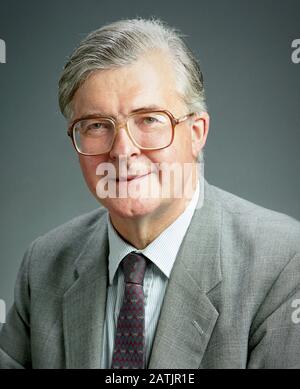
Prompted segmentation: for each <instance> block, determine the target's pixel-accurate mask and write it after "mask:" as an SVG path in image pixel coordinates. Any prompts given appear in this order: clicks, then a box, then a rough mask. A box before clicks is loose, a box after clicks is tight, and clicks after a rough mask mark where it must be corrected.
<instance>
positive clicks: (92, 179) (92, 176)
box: [79, 155, 103, 189]
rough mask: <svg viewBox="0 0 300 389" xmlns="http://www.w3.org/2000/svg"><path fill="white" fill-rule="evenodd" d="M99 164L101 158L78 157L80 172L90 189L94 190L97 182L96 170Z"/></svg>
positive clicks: (101, 160)
mask: <svg viewBox="0 0 300 389" xmlns="http://www.w3.org/2000/svg"><path fill="white" fill-rule="evenodd" d="M101 162H103V158H99V157H88V156H83V155H80V156H79V163H80V167H81V171H82V174H83V176H84V179H85V181H86V183H87V184H88V186H89V188H90V189H92V188H94V187H95V185H96V183H97V181H98V180H99V177H98V176H97V175H96V170H97V166H98V165H99V164H100V163H101Z"/></svg>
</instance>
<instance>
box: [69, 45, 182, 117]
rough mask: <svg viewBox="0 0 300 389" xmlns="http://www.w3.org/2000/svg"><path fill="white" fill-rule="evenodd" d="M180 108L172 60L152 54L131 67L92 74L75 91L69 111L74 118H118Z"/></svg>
mask: <svg viewBox="0 0 300 389" xmlns="http://www.w3.org/2000/svg"><path fill="white" fill-rule="evenodd" d="M180 104H182V102H181V98H180V96H179V95H178V93H177V92H176V77H175V72H174V69H173V66H172V62H171V60H170V59H169V57H168V56H167V55H166V54H165V55H163V53H162V52H159V53H158V52H154V53H151V54H149V55H147V56H145V57H142V58H140V59H139V60H138V61H136V62H134V63H133V64H131V65H127V66H123V67H120V68H116V69H109V70H98V71H94V72H92V73H91V74H90V75H89V77H88V78H87V80H86V81H85V82H84V83H83V85H81V87H80V88H79V89H78V90H77V91H76V93H75V95H74V98H73V101H72V108H73V112H74V115H73V116H74V117H80V116H82V115H87V114H93V113H95V114H98V113H101V114H104V115H109V116H120V115H128V114H129V113H130V112H131V111H133V110H135V109H139V108H145V107H147V106H154V105H155V106H158V107H160V108H162V109H169V110H173V111H174V109H175V110H176V109H177V106H179V105H180Z"/></svg>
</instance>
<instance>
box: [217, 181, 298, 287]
mask: <svg viewBox="0 0 300 389" xmlns="http://www.w3.org/2000/svg"><path fill="white" fill-rule="evenodd" d="M210 191H211V194H212V196H213V197H214V201H215V204H216V206H219V207H220V209H221V212H220V213H221V221H220V223H221V241H220V249H221V256H223V258H224V261H223V266H224V269H225V268H227V269H229V268H231V269H236V270H237V271H247V274H248V275H249V276H253V277H254V278H257V279H264V280H265V281H267V279H268V280H269V282H272V280H273V281H274V280H275V278H276V277H278V275H279V274H280V273H281V272H282V271H283V270H284V269H285V268H287V269H289V268H292V266H295V265H296V266H298V265H297V263H299V260H300V222H299V221H297V220H296V219H294V218H293V217H291V216H288V215H285V214H283V213H280V212H276V211H273V210H270V209H267V208H264V207H262V206H259V205H257V204H254V203H252V202H250V201H248V200H245V199H243V198H240V197H238V196H236V195H234V194H232V193H229V192H226V191H224V190H222V189H220V188H217V187H215V186H212V185H210ZM295 262H296V263H295ZM292 263H293V265H292ZM269 282H267V283H268V284H269Z"/></svg>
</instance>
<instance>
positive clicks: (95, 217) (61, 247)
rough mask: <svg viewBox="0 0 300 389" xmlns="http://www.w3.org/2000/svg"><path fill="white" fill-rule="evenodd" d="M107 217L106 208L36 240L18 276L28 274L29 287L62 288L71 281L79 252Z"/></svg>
mask: <svg viewBox="0 0 300 389" xmlns="http://www.w3.org/2000/svg"><path fill="white" fill-rule="evenodd" d="M106 215H107V211H106V209H105V208H102V207H101V208H97V209H95V210H93V211H91V212H89V213H86V214H83V215H80V216H77V217H75V218H73V219H72V220H70V221H68V222H66V223H64V224H62V225H60V226H58V227H56V228H54V229H52V230H51V231H49V232H47V233H46V234H44V235H41V236H39V237H38V238H37V239H35V240H34V241H33V242H32V243H31V244H30V245H29V247H28V249H27V250H26V252H25V255H24V258H23V263H22V266H21V270H20V272H24V271H26V272H27V275H28V277H29V280H28V281H29V283H30V284H31V285H32V286H34V285H39V287H40V286H41V285H42V284H43V283H49V282H50V283H53V284H55V285H56V286H57V287H58V288H59V287H60V286H62V287H63V288H64V287H65V286H67V285H68V284H69V283H71V282H72V280H73V271H74V263H75V261H76V259H77V258H78V256H79V254H80V252H81V251H82V250H83V248H84V247H85V246H86V245H87V244H88V242H89V241H90V238H91V237H92V236H93V234H94V233H95V232H97V231H99V229H100V227H101V225H103V224H105V223H106ZM25 269H26V270H25Z"/></svg>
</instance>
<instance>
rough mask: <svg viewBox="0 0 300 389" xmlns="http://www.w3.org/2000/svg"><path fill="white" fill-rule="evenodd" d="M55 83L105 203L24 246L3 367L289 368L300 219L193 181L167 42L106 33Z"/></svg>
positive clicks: (184, 104) (194, 71)
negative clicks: (299, 221)
mask: <svg viewBox="0 0 300 389" xmlns="http://www.w3.org/2000/svg"><path fill="white" fill-rule="evenodd" d="M59 87H60V89H59V97H60V107H61V110H62V112H63V114H64V115H65V116H66V118H67V119H68V124H69V126H68V128H69V129H68V134H69V136H70V137H71V139H72V142H73V145H74V146H75V149H76V151H77V153H78V157H79V162H80V166H81V169H82V172H83V175H84V178H85V180H86V183H87V185H88V187H89V189H90V191H91V192H92V194H93V195H94V196H95V197H96V198H97V199H98V200H99V201H100V203H101V204H102V205H103V207H100V208H99V209H96V210H95V211H93V212H91V213H88V214H86V215H83V216H81V217H78V218H76V219H74V220H72V221H70V222H68V223H66V224H64V225H63V226H60V227H58V228H56V229H55V230H53V231H51V232H49V233H47V234H45V235H44V236H41V237H39V238H38V239H36V240H35V241H34V242H33V243H32V244H31V245H30V247H29V248H28V250H27V252H26V254H25V256H24V260H23V263H22V266H21V269H20V272H19V276H18V280H17V283H16V289H15V303H14V305H13V307H12V309H11V311H10V313H9V315H8V317H7V323H6V324H5V325H4V326H3V329H2V332H1V335H0V366H1V367H2V368H96V369H98V368H113V369H115V368H120V369H123V368H160V369H163V368H299V367H300V327H299V324H297V320H296V321H295V320H293V315H294V316H295V309H296V308H297V301H299V299H300V290H299V289H300V239H299V238H300V224H299V223H298V222H297V221H296V220H294V219H292V218H290V217H288V216H285V215H282V214H279V213H276V212H273V211H270V210H266V209H264V208H262V207H259V206H257V205H254V204H252V203H250V202H248V201H245V200H243V199H240V198H238V197H236V196H234V195H232V194H230V193H226V192H224V191H222V190H221V189H218V188H216V187H214V186H211V185H209V184H208V183H207V182H206V181H205V179H204V177H203V164H200V168H198V166H199V164H197V160H198V159H199V158H200V160H201V157H202V154H203V148H204V145H205V142H206V139H207V135H208V128H209V116H208V114H207V112H206V105H205V96H204V89H203V79H202V74H201V71H200V68H199V66H198V64H197V62H196V61H195V59H194V57H193V55H192V54H191V52H190V51H189V50H188V48H187V47H186V45H185V44H184V42H183V40H182V39H181V38H180V37H179V35H178V34H177V33H176V32H175V31H174V30H173V29H171V28H169V27H168V26H166V25H164V24H162V23H161V22H160V21H158V20H142V19H137V20H124V21H120V22H116V23H113V24H111V25H108V26H105V27H103V28H101V29H99V30H97V31H95V32H93V33H91V34H90V35H89V36H88V37H87V38H86V39H85V40H84V41H83V42H81V44H80V46H79V47H78V48H77V49H76V50H75V52H74V53H73V54H72V56H71V58H70V60H69V61H68V63H67V65H66V67H65V69H64V72H63V75H62V77H61V80H60V85H59ZM174 164H175V165H174ZM173 166H175V169H173V170H172V169H169V168H170V167H172V168H173ZM178 172H179V175H178Z"/></svg>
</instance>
